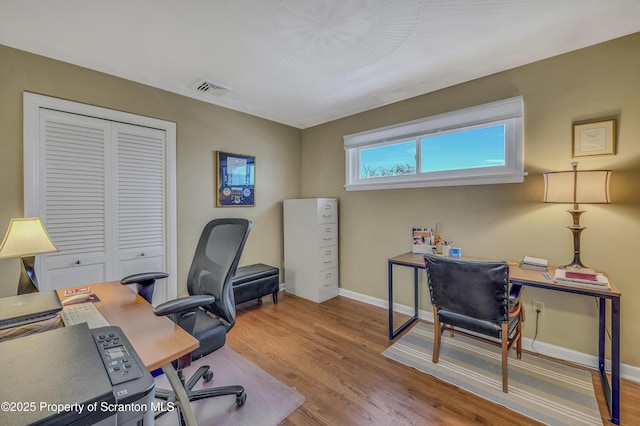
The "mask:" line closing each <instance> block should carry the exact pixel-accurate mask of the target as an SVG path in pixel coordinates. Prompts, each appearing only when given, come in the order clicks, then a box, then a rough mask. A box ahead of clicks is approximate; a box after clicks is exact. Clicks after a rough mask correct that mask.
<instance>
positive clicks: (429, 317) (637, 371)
mask: <svg viewBox="0 0 640 426" xmlns="http://www.w3.org/2000/svg"><path fill="white" fill-rule="evenodd" d="M339 294H340V296H344V297H347V298H349V299H354V300H358V301H360V302H364V303H367V304H369V305H373V306H377V307H380V308H384V309H388V307H389V302H388V301H387V300H385V299H379V298H377V297H371V296H367V295H365V294H360V293H356V292H353V291H350V290H345V289H342V288H341V289H339ZM393 309H394V311H395V312H398V313H401V314H406V315H410V316H411V315H413V308H412V307H410V306H406V305H400V304H398V303H394V304H393ZM418 317H419V318H420V319H422V320H425V321H429V322H431V323H433V312H430V311H424V310H422V309H420V310H418ZM522 344H523V348H524V349H526V350H528V351H532V352H536V353H539V354H541V355H546V356H550V357H553V358H557V359H562V360H564V361H569V362H572V363H574V364H578V365H583V366H586V367H589V368H593V369H594V370H597V369H598V357H597V356H594V355H589V354H585V353H582V352H578V351H574V350H572V349H568V348H564V347H562V346H556V345H552V344H549V343H545V342H541V341H539V340H536V341H535V342H534V341H533V340H532V339H529V338H526V337H525V338H523V339H522ZM605 369H606V370H607V371H608V372H610V371H611V363H610V361H609V360H606V363H605ZM620 377H623V378H625V379H628V380H632V381H634V382H640V368H639V367H634V366H632V365H627V364H621V365H620Z"/></svg>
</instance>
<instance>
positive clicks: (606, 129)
mask: <svg viewBox="0 0 640 426" xmlns="http://www.w3.org/2000/svg"><path fill="white" fill-rule="evenodd" d="M615 149H616V120H605V121H597V122H593V123H584V124H574V125H573V157H574V158H575V157H591V156H597V155H615Z"/></svg>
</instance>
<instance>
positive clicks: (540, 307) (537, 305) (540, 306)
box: [533, 300, 544, 318]
mask: <svg viewBox="0 0 640 426" xmlns="http://www.w3.org/2000/svg"><path fill="white" fill-rule="evenodd" d="M533 311H534V312H536V313H538V312H539V314H540V318H544V303H542V302H539V301H537V300H534V301H533Z"/></svg>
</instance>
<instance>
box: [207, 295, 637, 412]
mask: <svg viewBox="0 0 640 426" xmlns="http://www.w3.org/2000/svg"><path fill="white" fill-rule="evenodd" d="M401 319H402V318H401V317H400V316H399V317H398V320H397V321H398V322H396V324H401V322H400V321H401ZM387 332H388V331H387V311H386V310H385V309H382V308H377V307H374V306H371V305H368V304H365V303H362V302H358V301H354V300H351V299H347V298H344V297H336V298H333V299H331V300H329V301H326V302H324V303H322V304H316V303H313V302H310V301H307V300H305V299H302V298H299V297H296V296H293V295H290V294H287V293H285V292H281V293H280V302H279V303H278V304H277V305H274V304H273V303H272V301H271V298H270V297H265V298H263V302H262V303H257V302H256V301H252V302H247V303H244V304H242V305H238V320H237V323H236V326H235V327H234V328H233V329H232V330H231V332H230V333H229V334H228V335H227V345H228V346H229V347H230V348H231V349H233V350H234V351H236V352H237V353H239V354H241V355H242V356H244V357H245V358H246V359H248V360H250V361H252V362H253V363H255V364H256V365H258V366H260V367H261V368H262V369H264V370H266V371H267V372H268V373H270V374H271V375H273V376H274V377H276V378H278V379H279V380H281V381H282V382H284V383H286V384H287V385H289V386H293V387H295V388H296V389H297V390H298V391H299V392H300V393H302V394H303V395H304V396H305V398H306V401H305V403H304V404H303V405H302V407H300V408H299V409H298V410H297V411H296V412H294V413H293V414H292V415H291V416H289V418H287V419H286V420H285V421H284V422H283V425H427V424H438V425H460V424H464V425H468V424H482V425H506V424H509V425H525V424H534V423H535V422H533V421H532V420H531V419H529V418H528V417H525V416H522V415H519V414H518V413H514V412H512V411H510V410H507V409H506V408H503V407H501V406H498V405H496V404H493V403H490V402H487V401H486V400H484V399H482V398H480V397H477V396H474V395H472V394H470V393H468V392H465V391H462V390H460V389H458V388H457V387H455V386H453V385H450V384H447V383H445V382H442V381H440V380H438V379H435V378H433V377H431V376H429V375H427V374H423V373H420V372H418V371H416V370H414V369H412V368H410V367H407V366H404V365H401V364H399V363H397V362H395V361H392V360H390V359H388V358H386V357H383V356H382V355H381V353H382V351H383V350H384V349H386V348H387V347H388V346H390V344H391V342H390V341H389V339H388V337H387ZM527 356H533V355H529V354H527ZM214 370H215V367H214ZM594 380H596V384H597V386H596V387H595V389H596V394H597V395H598V398H599V403H600V412H601V413H602V414H603V422H604V423H605V424H608V423H609V422H608V412H607V409H606V405H605V403H604V397H603V396H602V391H601V389H600V383H599V378H597V376H596V375H595V374H594ZM249 398H250V396H249ZM639 401H640V384H638V383H635V382H631V381H627V380H624V379H623V381H622V397H621V406H622V408H621V419H622V424H627V425H638V424H640V404H638V402H639Z"/></svg>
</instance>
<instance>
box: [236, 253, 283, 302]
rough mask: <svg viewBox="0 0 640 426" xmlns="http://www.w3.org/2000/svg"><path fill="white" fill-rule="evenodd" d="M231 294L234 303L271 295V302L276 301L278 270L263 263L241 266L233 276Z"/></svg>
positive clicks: (278, 287)
mask: <svg viewBox="0 0 640 426" xmlns="http://www.w3.org/2000/svg"><path fill="white" fill-rule="evenodd" d="M232 283H233V295H234V298H235V302H236V305H237V304H239V303H244V302H246V301H248V300H253V299H259V298H261V297H262V296H266V295H268V294H271V295H273V303H278V291H279V290H280V271H279V270H278V268H274V267H273V266H269V265H265V264H264V263H256V264H254V265H247V266H241V267H239V268H238V269H237V271H236V275H235V276H234V277H233V280H232Z"/></svg>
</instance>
